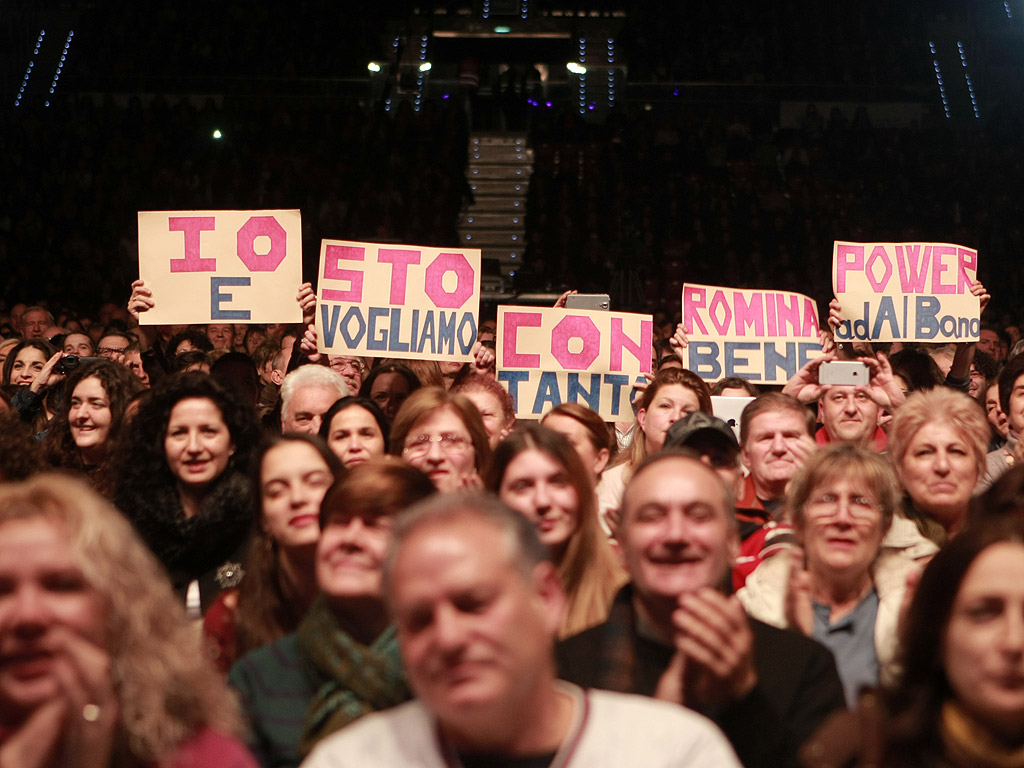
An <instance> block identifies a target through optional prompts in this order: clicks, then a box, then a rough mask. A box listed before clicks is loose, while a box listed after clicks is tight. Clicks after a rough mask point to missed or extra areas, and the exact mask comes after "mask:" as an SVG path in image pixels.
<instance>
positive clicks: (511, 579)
mask: <svg viewBox="0 0 1024 768" xmlns="http://www.w3.org/2000/svg"><path fill="white" fill-rule="evenodd" d="M389 603H390V605H391V609H392V613H393V615H394V620H395V626H396V628H397V630H398V641H399V644H400V646H401V650H402V660H403V661H404V663H405V669H406V673H407V674H408V676H409V683H410V685H411V687H412V689H413V690H414V691H415V692H416V695H417V696H418V697H419V698H420V699H421V700H422V701H423V703H424V704H425V705H426V707H427V708H428V709H429V710H430V711H431V713H432V714H433V715H434V716H435V717H436V718H437V719H438V721H439V723H440V725H441V729H442V732H444V733H445V735H446V736H447V737H449V738H451V737H452V736H455V737H458V736H459V735H462V736H465V735H470V736H477V737H479V736H480V734H481V732H483V731H486V730H488V726H491V727H493V726H492V725H491V724H492V723H493V722H494V720H495V718H497V719H499V720H502V721H503V722H504V721H506V720H505V719H506V718H508V717H510V716H515V715H520V714H521V712H522V710H523V709H524V708H526V707H528V706H529V705H530V703H531V701H532V698H531V697H532V696H533V695H534V694H535V691H536V690H537V687H538V683H539V682H540V681H543V680H545V679H546V678H545V677H544V675H545V673H546V671H547V670H550V669H551V648H552V644H553V642H554V637H555V635H556V633H557V631H558V626H559V622H560V620H561V611H562V609H563V607H564V598H563V596H562V592H561V589H560V587H559V585H558V579H557V575H556V573H555V570H554V568H553V566H552V565H551V563H541V564H539V565H538V566H536V567H535V568H534V570H533V573H532V574H531V575H530V576H525V575H524V574H523V573H522V571H521V570H520V568H519V567H517V566H516V564H515V563H514V562H513V558H512V555H511V553H510V552H509V543H508V541H507V534H505V533H504V532H502V531H501V530H500V529H498V528H497V527H496V526H495V525H493V524H492V523H489V522H487V521H485V520H481V519H478V518H466V519H456V520H452V521H447V522H439V523H434V524H428V525H426V526H424V527H423V528H420V529H419V530H417V531H416V532H414V533H413V534H412V535H411V536H409V538H407V539H406V540H405V541H404V542H403V543H402V545H401V547H400V549H399V550H398V554H397V557H396V558H395V563H394V569H393V571H392V573H391V582H390V593H389Z"/></svg>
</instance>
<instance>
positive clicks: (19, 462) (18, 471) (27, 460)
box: [0, 411, 46, 483]
mask: <svg viewBox="0 0 1024 768" xmlns="http://www.w3.org/2000/svg"><path fill="white" fill-rule="evenodd" d="M44 469H46V461H45V460H44V459H43V451H42V448H41V447H40V445H39V443H37V442H36V441H35V440H34V439H33V438H32V428H31V427H30V426H29V425H28V424H26V423H25V422H23V421H22V420H21V419H20V418H19V417H18V414H17V413H15V412H14V411H11V412H9V413H4V414H0V483H6V482H11V481H14V480H24V479H25V478H27V477H30V476H32V475H34V474H35V473H36V472H41V471H42V470H44Z"/></svg>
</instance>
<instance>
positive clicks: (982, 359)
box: [973, 349, 999, 380]
mask: <svg viewBox="0 0 1024 768" xmlns="http://www.w3.org/2000/svg"><path fill="white" fill-rule="evenodd" d="M973 362H974V367H975V368H976V369H977V371H978V373H980V374H981V375H982V376H984V377H985V379H986V380H988V379H994V378H995V377H996V376H997V375H998V374H999V363H997V362H996V359H995V358H994V357H992V355H990V354H989V353H988V352H985V351H984V350H982V349H976V350H974V361H973Z"/></svg>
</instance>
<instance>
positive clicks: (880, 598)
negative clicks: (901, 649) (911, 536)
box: [739, 445, 916, 706]
mask: <svg viewBox="0 0 1024 768" xmlns="http://www.w3.org/2000/svg"><path fill="white" fill-rule="evenodd" d="M899 503H900V488H899V484H898V483H897V481H896V476H895V475H894V473H893V471H892V469H891V468H890V466H889V464H888V463H887V462H886V461H885V459H884V458H882V457H881V456H879V455H878V454H877V453H875V452H873V451H867V450H864V449H861V448H857V447H854V446H852V445H838V446H835V447H831V448H828V449H825V450H822V451H820V452H818V453H815V454H812V455H811V457H810V458H809V459H808V460H807V462H806V464H804V466H803V468H802V469H801V470H800V472H799V473H798V474H797V475H796V477H794V478H793V480H792V482H791V484H790V488H789V494H788V502H787V514H788V516H789V518H790V519H791V521H792V524H793V528H794V530H795V532H796V536H797V540H798V541H799V542H800V544H801V546H802V552H801V551H799V550H798V551H796V552H795V553H794V556H792V557H787V556H786V555H783V554H778V555H775V556H774V557H771V558H768V559H767V560H765V562H764V563H762V564H761V566H760V567H759V568H757V569H756V570H755V571H754V572H753V573H752V574H751V575H750V576H749V577H747V581H746V585H745V586H744V587H743V589H741V590H740V592H739V596H740V600H741V601H742V602H743V604H744V606H745V607H746V609H747V611H748V612H749V613H750V615H752V616H754V617H755V618H758V619H761V620H762V621H766V622H768V623H770V624H775V625H776V626H781V627H786V626H789V627H792V628H794V629H798V630H800V631H802V632H803V633H804V634H807V635H811V636H813V637H814V639H816V640H818V641H819V642H821V643H822V644H824V645H825V646H826V647H828V648H829V649H830V650H831V651H832V654H833V655H834V656H835V659H836V666H837V668H838V670H839V677H840V679H841V680H842V682H843V688H844V690H845V692H846V699H847V703H848V704H850V705H851V706H852V705H853V704H854V703H855V702H856V700H857V696H858V694H859V692H860V689H861V688H862V687H864V686H872V687H873V686H876V685H878V682H879V680H880V679H881V677H882V675H884V674H888V673H889V672H890V668H891V664H892V660H893V658H894V656H895V654H896V629H897V627H896V625H897V620H898V618H899V609H900V606H901V604H902V601H903V596H904V592H905V589H906V581H907V574H908V572H909V571H911V570H912V569H914V568H915V567H916V565H915V562H914V560H913V559H911V558H910V557H909V556H908V555H907V554H906V553H905V552H903V551H901V550H889V549H884V548H883V540H884V539H885V536H886V533H887V532H888V530H889V526H890V525H891V524H892V520H893V516H894V514H895V513H896V510H897V508H898V507H899ZM804 568H806V570H803V569H804Z"/></svg>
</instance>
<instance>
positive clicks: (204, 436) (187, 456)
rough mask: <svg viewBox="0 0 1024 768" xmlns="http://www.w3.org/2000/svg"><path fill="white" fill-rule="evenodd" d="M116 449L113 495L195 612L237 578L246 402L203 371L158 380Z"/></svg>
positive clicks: (246, 501)
mask: <svg viewBox="0 0 1024 768" xmlns="http://www.w3.org/2000/svg"><path fill="white" fill-rule="evenodd" d="M152 393H153V394H152V397H151V398H150V399H149V400H148V401H147V402H146V403H145V404H144V405H143V406H142V407H141V408H140V410H139V412H138V414H137V415H136V416H135V418H134V419H133V420H132V423H131V427H130V429H129V430H128V432H127V435H126V440H125V442H124V446H123V450H122V451H120V457H119V468H118V469H119V471H118V474H117V476H118V482H117V488H116V491H115V493H114V502H115V504H117V506H118V507H119V508H120V509H121V511H122V512H124V513H125V515H127V516H128V518H129V519H130V520H131V521H132V522H133V523H134V524H135V527H136V529H137V530H138V531H139V533H140V534H141V535H142V538H143V540H144V541H145V542H146V543H147V544H148V545H149V547H150V548H151V549H152V550H153V551H154V552H155V553H156V556H157V558H158V559H159V560H160V562H162V563H163V564H164V567H166V568H167V571H168V573H169V574H170V576H171V581H172V583H173V584H174V587H175V589H177V590H178V591H179V592H180V593H181V594H183V595H184V597H185V599H186V605H187V607H188V610H189V615H190V616H192V617H193V618H199V616H200V615H201V613H202V612H203V611H205V610H206V609H207V608H208V607H209V606H210V604H211V603H212V602H213V600H214V599H215V598H216V597H217V594H218V592H220V590H222V589H229V588H231V587H236V586H238V584H239V583H241V580H242V577H243V575H244V573H243V570H242V566H241V563H242V552H243V548H244V544H245V541H246V539H247V536H248V533H249V529H250V525H251V522H252V519H253V513H252V510H253V507H254V502H253V493H252V482H251V480H250V476H249V472H250V467H251V466H252V457H253V451H254V450H255V449H256V446H257V445H258V443H259V428H258V426H257V423H256V417H255V415H254V413H253V409H252V408H251V407H249V406H246V405H244V404H243V403H241V402H240V401H239V400H238V399H237V398H235V397H234V396H233V395H232V394H231V393H230V392H229V391H228V390H227V389H225V388H224V387H223V386H222V385H221V384H219V383H217V381H215V380H214V379H213V378H211V377H210V376H209V375H207V374H204V373H197V372H194V373H182V374H178V375H176V376H172V377H171V378H169V379H167V380H165V381H163V382H161V383H160V385H158V386H157V387H155V388H154V389H153V390H152Z"/></svg>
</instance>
